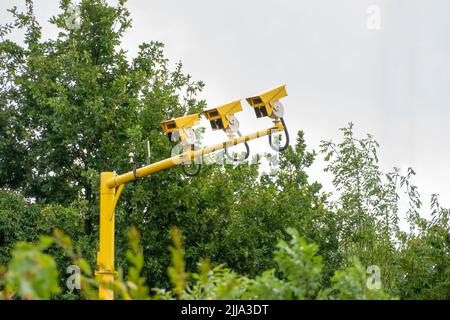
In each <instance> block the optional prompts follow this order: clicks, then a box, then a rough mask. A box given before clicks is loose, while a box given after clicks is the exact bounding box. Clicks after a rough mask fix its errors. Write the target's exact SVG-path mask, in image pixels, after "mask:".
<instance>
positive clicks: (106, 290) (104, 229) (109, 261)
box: [96, 172, 116, 300]
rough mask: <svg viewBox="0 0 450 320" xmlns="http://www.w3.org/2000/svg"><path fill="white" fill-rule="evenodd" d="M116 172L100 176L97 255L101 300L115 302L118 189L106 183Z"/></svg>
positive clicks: (103, 173)
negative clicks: (115, 234) (115, 220)
mask: <svg viewBox="0 0 450 320" xmlns="http://www.w3.org/2000/svg"><path fill="white" fill-rule="evenodd" d="M112 177H114V172H102V173H101V175H100V248H99V251H98V254H97V264H98V271H97V272H96V274H97V276H98V277H99V298H100V299H102V300H113V299H114V293H113V290H112V289H111V284H112V282H114V274H115V271H114V207H115V201H114V200H115V196H116V195H115V192H116V188H109V187H108V186H107V184H106V182H107V181H108V180H109V179H111V178H112Z"/></svg>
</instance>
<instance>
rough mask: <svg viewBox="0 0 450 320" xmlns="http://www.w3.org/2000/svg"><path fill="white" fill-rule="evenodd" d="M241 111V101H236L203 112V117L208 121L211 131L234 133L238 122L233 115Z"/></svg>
mask: <svg viewBox="0 0 450 320" xmlns="http://www.w3.org/2000/svg"><path fill="white" fill-rule="evenodd" d="M240 111H242V104H241V100H237V101H234V102H231V103H228V104H225V105H223V106H220V107H217V108H214V109H209V110H206V111H204V112H203V114H204V115H205V117H206V118H207V119H208V120H209V123H210V124H211V128H212V129H213V130H219V129H222V130H227V129H231V130H233V131H236V130H237V129H238V128H239V122H238V121H237V119H236V117H234V114H235V113H237V112H240Z"/></svg>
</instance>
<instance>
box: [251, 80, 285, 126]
mask: <svg viewBox="0 0 450 320" xmlns="http://www.w3.org/2000/svg"><path fill="white" fill-rule="evenodd" d="M286 96H287V92H286V85H282V86H280V87H277V88H275V89H272V90H270V91H267V92H265V93H262V94H260V95H259V96H254V97H250V98H246V100H247V102H248V103H249V104H250V106H252V107H253V108H254V110H255V114H256V117H257V118H262V117H271V118H281V117H283V114H284V110H283V106H282V105H281V102H280V101H279V100H280V99H281V98H284V97H286Z"/></svg>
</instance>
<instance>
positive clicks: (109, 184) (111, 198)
mask: <svg viewBox="0 0 450 320" xmlns="http://www.w3.org/2000/svg"><path fill="white" fill-rule="evenodd" d="M283 130H285V127H284V125H283V124H282V122H280V120H279V119H275V120H274V124H273V126H272V127H270V128H268V129H266V130H261V131H257V132H254V133H251V134H248V135H245V136H240V137H232V138H230V139H229V140H227V141H224V142H222V143H218V144H215V145H212V146H209V147H204V148H201V149H198V150H190V149H189V150H187V151H185V152H184V153H182V154H180V155H177V156H173V157H170V158H167V159H165V160H162V161H159V162H156V163H152V164H150V165H147V166H144V167H141V168H139V169H136V170H133V171H130V172H127V173H124V174H121V175H117V174H116V173H115V172H102V173H101V175H100V244H99V251H98V254H97V265H98V271H97V272H96V275H97V277H98V280H99V298H100V299H103V300H112V299H114V293H113V289H112V283H113V282H114V277H115V275H116V271H115V269H114V243H115V241H114V211H115V207H116V204H117V201H118V200H119V197H120V194H121V193H122V190H123V188H124V186H125V184H127V183H129V182H132V181H134V180H136V179H137V178H142V177H146V176H148V175H151V174H153V173H156V172H159V171H163V170H166V169H169V168H173V167H175V166H178V165H182V164H186V163H189V162H191V161H193V160H194V159H198V158H200V157H203V156H204V155H206V154H209V153H212V152H215V151H218V150H222V149H225V148H227V147H231V146H234V145H238V144H241V143H245V142H247V141H250V140H254V139H257V138H260V137H264V136H267V135H271V134H273V133H276V132H280V131H283Z"/></svg>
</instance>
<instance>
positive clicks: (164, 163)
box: [106, 122, 284, 188]
mask: <svg viewBox="0 0 450 320" xmlns="http://www.w3.org/2000/svg"><path fill="white" fill-rule="evenodd" d="M283 130H284V127H283V125H282V124H281V123H280V122H276V123H275V124H274V126H273V127H271V128H269V129H266V130H261V131H257V132H254V133H251V134H248V135H245V136H242V137H235V138H233V139H231V140H228V141H225V142H222V143H218V144H215V145H212V146H209V147H203V148H201V149H198V150H195V151H188V152H184V153H182V154H180V155H177V156H174V157H171V158H167V159H164V160H161V161H159V162H155V163H152V164H150V165H148V166H145V167H142V168H139V169H137V170H136V177H138V178H142V177H146V176H148V175H150V174H153V173H156V172H159V171H162V170H165V169H168V168H172V167H175V166H177V165H179V164H182V163H185V162H189V161H190V160H192V159H196V158H198V157H200V156H204V155H206V154H209V153H212V152H215V151H218V150H222V149H225V148H226V147H230V146H235V145H237V144H240V143H244V142H246V141H250V140H253V139H257V138H259V137H263V136H267V135H269V134H272V133H275V132H279V131H283ZM133 180H136V178H135V177H134V174H133V171H130V172H127V173H124V174H121V175H119V176H114V177H113V178H111V179H109V180H108V181H107V182H106V185H107V186H108V188H116V187H118V186H120V185H123V184H126V183H128V182H131V181H133Z"/></svg>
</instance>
